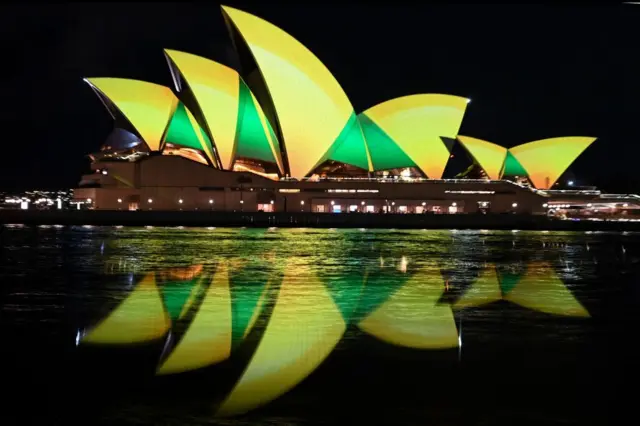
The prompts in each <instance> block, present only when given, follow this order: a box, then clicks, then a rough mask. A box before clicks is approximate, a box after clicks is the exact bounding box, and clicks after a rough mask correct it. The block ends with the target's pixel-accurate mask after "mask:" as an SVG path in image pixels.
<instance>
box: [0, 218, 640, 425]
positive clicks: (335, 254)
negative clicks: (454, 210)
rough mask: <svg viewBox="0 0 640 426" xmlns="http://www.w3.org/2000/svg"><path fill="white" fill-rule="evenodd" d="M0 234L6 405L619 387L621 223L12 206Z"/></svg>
mask: <svg viewBox="0 0 640 426" xmlns="http://www.w3.org/2000/svg"><path fill="white" fill-rule="evenodd" d="M0 247H1V250H2V252H1V255H0V280H1V283H2V285H1V287H0V291H1V293H0V297H1V299H0V300H1V301H2V307H1V311H0V331H2V335H3V342H2V345H1V346H0V353H1V356H2V360H3V363H2V366H3V369H4V374H3V377H1V378H0V383H2V384H3V387H4V388H5V389H8V390H10V392H9V394H8V395H7V396H5V398H4V402H5V403H4V404H3V405H4V408H3V414H2V417H3V418H4V419H6V420H5V421H6V422H7V423H9V424H16V423H25V424H26V423H30V422H31V421H38V422H40V423H41V424H57V423H60V424H68V422H69V421H72V420H73V421H77V420H81V421H82V422H83V423H84V424H105V425H107V424H109V425H112V424H181V425H189V424H193V425H197V424H335V423H369V424H442V425H458V424H505V425H507V424H509V425H512V424H537V425H539V424H585V423H587V422H592V421H594V420H595V419H602V420H599V421H602V422H611V421H613V419H615V418H616V417H617V416H619V415H621V413H622V412H624V411H625V409H626V408H628V407H630V406H631V405H630V404H632V403H633V399H634V393H633V392H628V391H626V390H625V389H626V388H627V387H628V386H633V383H634V382H635V378H636V376H637V367H636V364H637V352H636V351H635V349H634V348H633V345H634V341H635V333H637V328H636V322H637V319H636V318H637V315H636V312H637V309H638V305H639V303H638V302H639V301H640V297H639V296H640V293H639V291H638V285H639V284H640V235H638V234H632V233H583V232H580V233H561V232H546V233H545V232H493V231H427V230H416V231H404V230H403V231H394V230H364V229H353V230H348V229H340V230H315V229H220V228H219V229H214V228H211V229H206V228H193V229H191V228H150V227H149V228H114V227H104V228H101V227H38V228H29V227H22V226H19V225H14V226H6V227H3V228H2V229H1V231H0ZM3 423H4V422H3Z"/></svg>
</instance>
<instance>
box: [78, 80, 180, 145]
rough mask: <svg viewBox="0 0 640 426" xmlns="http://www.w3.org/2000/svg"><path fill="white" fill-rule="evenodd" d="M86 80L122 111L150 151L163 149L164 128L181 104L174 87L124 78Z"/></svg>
mask: <svg viewBox="0 0 640 426" xmlns="http://www.w3.org/2000/svg"><path fill="white" fill-rule="evenodd" d="M85 81H86V82H87V83H88V84H89V85H90V86H91V87H92V89H93V90H94V91H96V93H98V94H99V95H102V98H104V99H107V100H108V101H109V102H111V104H112V105H113V106H114V107H115V108H117V109H118V111H120V112H121V113H122V115H123V116H124V117H125V118H126V119H127V120H128V121H129V122H130V123H131V125H132V126H133V127H134V128H135V129H136V131H137V132H138V133H139V134H140V137H142V140H144V142H145V143H146V144H147V146H148V147H149V149H150V150H151V151H158V150H160V147H161V146H162V142H163V140H162V137H163V134H164V130H165V129H166V127H167V124H168V123H169V119H170V117H171V116H172V115H173V112H174V111H175V109H176V106H177V105H178V98H176V96H175V95H174V94H173V92H172V91H171V89H169V88H168V87H165V86H160V85H158V84H154V83H148V82H146V81H139V80H129V79H125V78H87V79H85Z"/></svg>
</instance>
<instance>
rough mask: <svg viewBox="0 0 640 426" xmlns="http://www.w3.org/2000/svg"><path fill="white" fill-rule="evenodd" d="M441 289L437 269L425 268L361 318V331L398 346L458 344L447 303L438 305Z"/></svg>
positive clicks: (424, 346) (440, 279)
mask: <svg viewBox="0 0 640 426" xmlns="http://www.w3.org/2000/svg"><path fill="white" fill-rule="evenodd" d="M443 292H444V284H443V281H442V276H441V274H440V271H439V270H438V269H437V268H435V267H432V268H428V269H424V270H422V271H420V272H418V273H416V275H414V276H413V277H411V278H410V279H409V281H407V283H406V284H405V285H404V286H402V287H401V288H400V289H399V290H398V291H396V292H395V293H394V294H392V295H391V296H390V297H389V299H388V300H387V301H385V302H384V303H383V304H382V305H380V307H378V308H377V309H376V310H375V311H373V312H372V313H371V314H369V315H368V316H367V317H366V318H365V319H364V320H362V321H361V322H360V323H359V324H358V326H359V327H360V329H361V330H363V331H364V332H366V333H368V334H370V335H372V336H375V337H377V338H378V339H380V340H382V341H384V342H387V343H390V344H393V345H397V346H404V347H409V348H415V349H445V348H453V347H456V346H457V345H458V330H457V328H456V323H455V319H454V317H453V312H452V311H451V307H450V306H449V305H439V304H437V302H438V300H439V299H440V297H441V296H442V293H443Z"/></svg>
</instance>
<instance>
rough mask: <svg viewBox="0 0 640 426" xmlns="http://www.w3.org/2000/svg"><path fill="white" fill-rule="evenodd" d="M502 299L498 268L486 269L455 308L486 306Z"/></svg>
mask: <svg viewBox="0 0 640 426" xmlns="http://www.w3.org/2000/svg"><path fill="white" fill-rule="evenodd" d="M500 299H502V292H501V290H500V283H499V282H498V273H497V271H496V267H495V266H493V265H489V266H487V267H485V268H484V269H483V270H482V272H480V276H478V278H477V279H476V281H475V282H474V283H473V284H472V285H471V287H470V288H469V289H468V290H467V291H466V292H465V293H464V294H463V295H462V297H460V298H459V299H458V300H457V301H456V303H455V304H454V307H455V308H459V309H461V308H468V307H472V306H480V305H485V304H487V303H491V302H495V301H496V300H500Z"/></svg>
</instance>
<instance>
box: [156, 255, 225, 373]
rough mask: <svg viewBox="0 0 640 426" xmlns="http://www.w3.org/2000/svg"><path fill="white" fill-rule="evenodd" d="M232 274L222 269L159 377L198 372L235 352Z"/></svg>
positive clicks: (216, 275)
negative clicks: (233, 347) (231, 296)
mask: <svg viewBox="0 0 640 426" xmlns="http://www.w3.org/2000/svg"><path fill="white" fill-rule="evenodd" d="M230 299H231V298H230V295H229V271H228V269H227V267H226V266H223V265H221V266H220V267H219V269H218V271H216V273H215V275H214V276H213V280H212V282H211V285H210V286H209V289H208V290H207V293H206V295H205V298H204V300H203V302H202V304H201V305H200V307H199V309H198V312H197V313H196V315H195V318H194V319H193V321H192V322H191V325H190V326H189V329H188V330H187V332H186V334H185V335H184V336H183V338H182V339H181V340H180V342H179V343H178V345H177V346H176V348H175V349H174V350H173V352H171V355H169V357H168V358H167V360H166V361H165V362H164V363H163V364H162V366H161V367H160V368H159V369H158V374H172V373H180V372H183V371H189V370H195V369H198V368H202V367H206V366H208V365H212V364H215V363H218V362H220V361H224V360H225V359H227V358H228V357H229V354H230V351H231V300H230Z"/></svg>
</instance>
